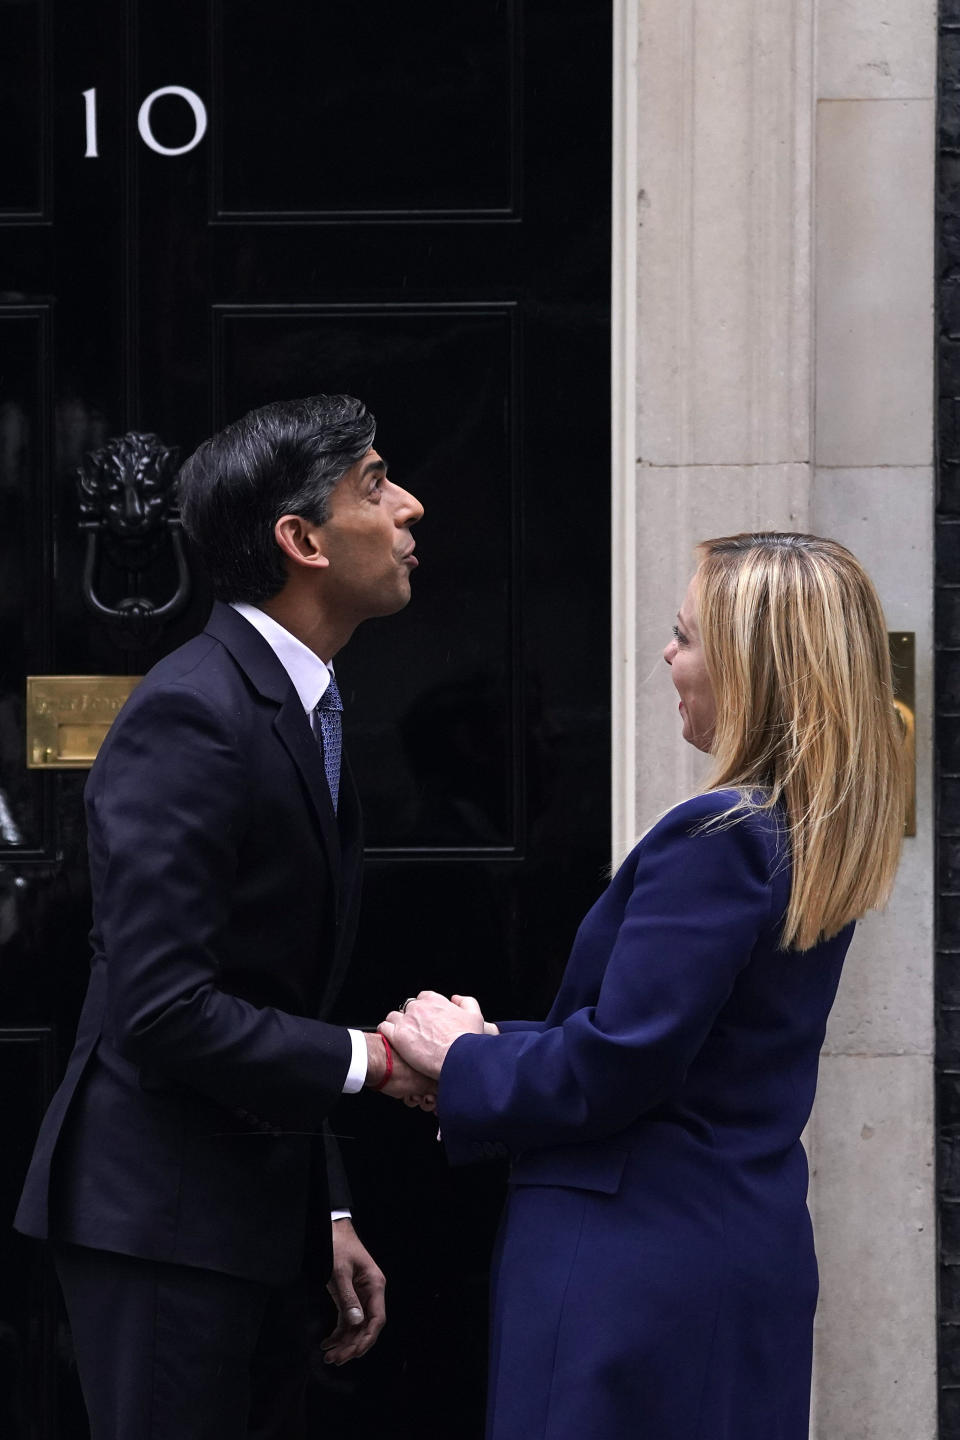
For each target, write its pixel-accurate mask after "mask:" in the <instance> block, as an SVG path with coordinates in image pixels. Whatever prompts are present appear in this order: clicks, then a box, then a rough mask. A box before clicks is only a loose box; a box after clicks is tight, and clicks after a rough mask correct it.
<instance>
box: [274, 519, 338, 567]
mask: <svg viewBox="0 0 960 1440" xmlns="http://www.w3.org/2000/svg"><path fill="white" fill-rule="evenodd" d="M322 532H323V527H322V526H321V525H317V524H315V523H314V522H313V521H312V520H305V519H304V517H303V516H302V515H281V516H280V519H279V520H278V521H277V523H276V525H274V527H273V538H274V539H275V540H276V542H277V544H278V545H279V546H280V549H281V550H282V551H283V554H284V555H285V556H286V558H287V560H288V561H291V562H292V563H293V564H294V565H296V566H306V567H307V568H309V569H311V570H326V568H327V567H328V566H329V564H330V561H329V560H328V558H327V556H326V555H325V554H324V550H323V534H322Z"/></svg>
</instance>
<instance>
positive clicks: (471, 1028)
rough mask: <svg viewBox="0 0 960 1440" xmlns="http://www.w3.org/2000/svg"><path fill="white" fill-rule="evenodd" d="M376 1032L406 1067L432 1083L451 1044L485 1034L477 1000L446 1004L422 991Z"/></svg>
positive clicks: (460, 999) (465, 998)
mask: <svg viewBox="0 0 960 1440" xmlns="http://www.w3.org/2000/svg"><path fill="white" fill-rule="evenodd" d="M377 1028H378V1029H379V1031H380V1033H381V1035H386V1037H387V1039H388V1040H389V1041H390V1044H391V1045H392V1046H394V1048H395V1049H396V1051H397V1053H398V1054H399V1055H401V1056H402V1057H403V1059H404V1060H406V1062H407V1064H408V1065H410V1066H411V1067H412V1068H413V1069H414V1070H419V1071H420V1073H421V1074H422V1075H428V1076H429V1077H430V1078H431V1079H434V1080H435V1079H437V1077H438V1076H439V1074H440V1068H441V1066H442V1065H443V1062H444V1059H445V1058H446V1054H447V1051H448V1050H449V1049H450V1046H451V1045H452V1044H453V1042H454V1040H457V1039H459V1037H460V1036H461V1035H483V1034H485V1033H486V1032H485V1026H484V1019H483V1015H482V1013H481V1010H480V1006H479V1005H478V1004H477V1002H476V1000H473V999H471V997H469V996H463V995H460V996H457V999H456V1001H453V1000H447V999H445V998H444V996H443V995H438V994H437V993H436V991H435V990H421V991H420V994H419V995H418V996H417V998H416V1000H408V1001H407V1002H406V1004H405V1005H404V1008H403V1010H391V1011H390V1014H389V1015H388V1016H387V1018H386V1020H384V1021H382V1022H381V1024H380V1025H379V1026H378V1027H377Z"/></svg>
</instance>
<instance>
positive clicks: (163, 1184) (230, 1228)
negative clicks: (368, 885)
mask: <svg viewBox="0 0 960 1440" xmlns="http://www.w3.org/2000/svg"><path fill="white" fill-rule="evenodd" d="M86 807H87V823H88V831H89V848H90V870H91V879H92V888H93V911H94V924H93V932H92V937H91V938H92V943H93V949H94V955H93V960H92V969H91V977H90V987H89V990H88V993H87V997H86V1001H85V1003H84V1007H83V1012H82V1014H81V1018H80V1025H79V1029H78V1034H77V1041H76V1046H75V1048H74V1051H73V1054H72V1055H71V1057H70V1062H69V1065H68V1067H67V1073H66V1076H65V1078H64V1081H63V1083H62V1085H61V1086H60V1088H59V1090H58V1091H57V1093H56V1095H55V1096H54V1099H53V1101H52V1103H51V1105H50V1108H49V1110H48V1112H47V1115H46V1118H45V1120H44V1123H43V1127H42V1129H41V1132H40V1137H39V1139H38V1142H37V1147H36V1151H35V1153H34V1157H33V1161H32V1163H31V1166H30V1170H29V1173H28V1176H27V1180H26V1185H25V1187H24V1191H23V1196H22V1198H21V1201H20V1207H19V1210H18V1212H17V1217H16V1222H15V1223H16V1225H17V1228H18V1229H20V1230H21V1231H23V1232H25V1233H26V1234H29V1235H36V1236H40V1237H49V1238H54V1239H59V1240H62V1241H67V1242H71V1243H74V1244H79V1245H86V1246H93V1247H96V1248H99V1249H106V1250H114V1251H119V1252H121V1253H123V1254H128V1255H137V1256H142V1257H144V1258H150V1259H158V1260H167V1261H172V1262H176V1263H180V1264H188V1265H199V1266H204V1267H207V1268H209V1269H214V1270H220V1271H224V1272H226V1273H228V1274H233V1275H239V1276H243V1277H246V1278H249V1279H252V1280H261V1281H267V1282H283V1281H285V1280H288V1279H292V1278H293V1277H294V1276H295V1275H296V1273H297V1272H298V1270H299V1268H300V1266H301V1264H302V1261H303V1255H304V1242H305V1238H306V1239H307V1240H308V1241H309V1242H310V1244H311V1246H313V1247H315V1254H314V1256H313V1258H314V1260H315V1262H316V1264H317V1266H318V1267H323V1266H326V1270H325V1272H324V1273H329V1257H330V1223H329V1206H330V1204H333V1205H334V1206H335V1207H337V1206H340V1205H342V1204H344V1203H346V1200H347V1197H346V1194H345V1182H344V1180H343V1177H342V1172H339V1171H338V1166H337V1164H336V1161H335V1158H334V1160H333V1168H332V1170H331V1179H330V1183H328V1180H327V1170H328V1168H330V1165H329V1164H328V1162H329V1160H330V1156H331V1155H332V1156H334V1157H335V1154H336V1151H335V1147H331V1146H330V1145H329V1144H327V1143H324V1140H323V1139H322V1138H320V1137H322V1132H323V1131H324V1128H325V1126H324V1117H325V1116H326V1115H327V1113H328V1111H329V1110H330V1108H331V1107H332V1105H333V1104H334V1102H335V1101H336V1100H337V1099H338V1097H339V1096H340V1094H341V1091H342V1087H343V1083H344V1080H345V1078H346V1074H347V1069H348V1067H349V1063H350V1054H351V1046H350V1037H349V1035H348V1034H347V1032H346V1030H344V1029H342V1028H340V1027H335V1026H332V1025H329V1024H326V1023H324V1021H323V1020H322V1019H320V1018H318V1017H320V1016H322V1015H323V1014H325V1013H327V1009H328V1007H329V1005H330V1003H331V1000H332V998H333V995H334V993H335V991H336V989H337V987H338V984H339V982H340V980H341V979H342V976H343V972H344V969H345V967H346V964H347V962H348V958H349V954H350V948H351V945H352V941H353V936H354V931H355V928H356V918H357V908H358V903H359V891H360V867H361V855H362V841H361V832H360V812H359V806H358V803H357V797H356V791H355V788H354V785H353V782H352V779H351V778H350V775H349V771H348V770H347V769H346V765H344V774H343V777H342V781H341V787H340V807H339V819H338V817H337V816H335V815H334V812H333V809H332V806H331V803H330V797H329V791H328V788H327V783H326V777H325V774H324V768H323V758H322V755H321V752H320V749H319V746H318V745H317V743H316V740H315V738H314V736H313V733H312V731H311V728H310V724H309V721H308V719H307V717H306V715H305V713H304V710H303V706H302V704H301V702H300V700H299V698H298V696H297V693H296V691H295V690H294V688H293V686H292V684H291V682H290V679H289V677H288V676H287V673H286V671H285V670H284V668H283V666H282V665H281V664H280V662H279V660H278V659H277V657H276V655H275V654H274V652H273V651H272V649H271V648H270V646H269V645H268V644H267V642H266V641H265V640H264V639H263V638H262V636H261V635H260V634H259V633H258V632H257V631H256V630H255V629H254V628H253V626H251V625H250V624H249V623H248V622H247V621H246V620H244V619H243V618H242V616H240V615H238V614H237V613H236V611H234V610H232V609H231V608H230V607H229V606H225V605H220V604H217V605H216V606H215V607H214V611H213V614H212V615H211V618H210V622H209V624H208V625H207V628H206V630H205V631H204V633H203V634H202V635H200V636H198V637H197V638H196V639H194V640H191V641H190V642H189V643H188V644H186V645H184V646H183V647H182V648H181V649H179V650H177V651H176V652H175V653H174V654H172V655H170V656H168V657H167V658H166V659H164V660H162V661H161V662H160V663H159V664H158V665H157V666H155V667H154V669H153V670H151V671H150V673H149V674H148V675H147V677H146V678H145V679H144V680H143V682H142V683H141V684H140V685H139V686H138V688H137V689H136V691H135V692H134V694H133V695H132V697H131V698H130V700H129V701H128V702H127V704H126V705H125V706H124V708H123V711H122V712H121V714H120V715H119V717H118V718H117V720H116V722H115V723H114V725H113V727H112V728H111V730H110V733H109V734H108V736H107V738H106V740H105V742H104V744H103V747H102V748H101V751H100V754H99V755H98V757H97V760H96V763H95V764H94V766H93V768H92V770H91V772H90V777H89V780H88V783H87V788H86Z"/></svg>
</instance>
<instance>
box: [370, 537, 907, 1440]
mask: <svg viewBox="0 0 960 1440" xmlns="http://www.w3.org/2000/svg"><path fill="white" fill-rule="evenodd" d="M664 659H665V660H666V662H667V664H668V665H669V666H670V668H671V672H672V679H673V682H674V685H675V686H676V689H677V691H678V693H679V696H680V717H681V722H682V726H683V737H684V739H685V740H687V741H688V742H689V743H690V744H692V745H695V746H696V747H697V748H698V749H701V750H704V751H708V752H709V753H710V754H711V755H712V757H713V762H714V769H713V774H712V777H711V780H710V782H709V784H708V785H707V787H706V788H705V790H704V791H703V793H701V794H698V795H696V796H694V797H693V799H690V800H687V801H685V802H684V803H683V804H681V805H678V806H677V807H676V808H675V809H673V810H671V811H670V812H669V813H668V814H667V815H665V816H664V817H663V818H662V819H661V820H660V821H659V822H658V823H657V824H656V825H654V826H653V828H652V829H651V830H650V831H649V832H648V833H647V834H646V835H645V836H644V837H643V839H642V840H641V841H640V842H639V844H638V845H637V846H636V847H635V848H634V850H633V851H632V853H631V854H630V855H629V856H628V857H627V859H626V860H625V862H624V864H623V865H622V866H621V868H620V870H619V871H618V873H617V874H616V876H615V877H614V879H613V880H612V882H611V884H610V886H609V887H608V889H607V890H606V892H605V893H604V894H603V895H602V896H601V898H600V899H599V900H598V902H597V903H596V905H595V906H594V907H593V909H592V910H591V911H590V912H589V914H588V915H587V916H586V918H585V919H584V921H583V923H582V925H581V926H580V929H579V932H578V934H577V937H576V940H575V942H574V946H573V950H572V953H571V955H570V960H569V963H568V966H567V970H566V974H565V976H564V980H563V983H562V985H561V988H560V992H559V994H558V995H557V998H556V1000H555V1002H554V1004H553V1008H552V1009H551V1011H550V1014H549V1015H548V1016H547V1018H546V1020H544V1021H542V1022H538V1023H533V1022H517V1021H512V1022H508V1023H502V1024H499V1025H496V1026H494V1025H491V1024H489V1023H485V1022H484V1020H483V1016H482V1014H481V1012H480V1009H479V1007H478V1006H477V1004H476V1002H475V1001H472V1000H469V999H464V998H461V997H455V1000H454V1001H448V1000H445V999H443V997H441V996H439V995H436V994H433V993H432V992H424V993H422V994H421V996H420V997H418V999H416V1000H414V1001H411V1002H408V1003H407V1005H406V1006H405V1007H404V1011H403V1012H402V1013H401V1012H397V1011H395V1012H393V1013H392V1014H391V1015H390V1016H389V1017H388V1019H387V1021H385V1022H384V1024H383V1026H382V1027H381V1029H382V1032H383V1033H384V1034H385V1035H386V1036H388V1038H389V1039H390V1040H391V1041H392V1042H393V1043H395V1045H396V1047H397V1049H398V1050H399V1051H400V1053H401V1054H402V1055H403V1056H404V1057H405V1058H406V1059H407V1060H408V1061H409V1062H410V1063H411V1064H412V1065H414V1066H415V1067H416V1068H417V1069H419V1070H421V1071H424V1072H426V1073H427V1074H429V1075H432V1076H439V1089H438V1094H437V1110H438V1113H439V1118H440V1125H441V1130H442V1134H443V1139H444V1142H445V1144H446V1147H447V1151H448V1154H449V1157H450V1160H451V1161H452V1162H453V1163H460V1162H463V1161H467V1160H471V1159H474V1158H478V1157H479V1156H480V1155H483V1154H490V1153H492V1152H494V1151H497V1152H501V1153H502V1152H505V1153H508V1154H509V1155H510V1156H511V1158H512V1162H513V1163H512V1170H511V1177H510V1195H509V1200H508V1204H507V1207H506V1211H505V1215H504V1219H503V1224H502V1227H501V1232H500V1236H499V1240H498V1245H497V1253H496V1257H495V1266H494V1292H493V1327H492V1340H491V1370H490V1402H489V1416H488V1427H487V1435H488V1440H541V1437H542V1440H621V1437H623V1440H627V1437H630V1440H639V1437H643V1440H807V1427H808V1412H809V1394H810V1368H811V1350H812V1330H813V1313H814V1307H815V1303H816V1297H817V1266H816V1258H815V1255H814V1249H813V1239H812V1234H811V1226H810V1219H809V1215H808V1212H807V1207H806V1192H807V1165H806V1158H805V1156H804V1152H803V1149H802V1147H801V1144H800V1134H801V1131H802V1130H803V1127H804V1125H805V1124H806V1121H807V1118H808V1116H809V1114H810V1109H811V1106H812V1104H813V1097H814V1090H815V1087H816V1079H817V1063H818V1056H819V1052H820V1047H821V1044H822V1042H823V1037H824V1030H825V1026H826V1022H827V1015H828V1013H829V1011H830V1007H831V1005H832V1003H833V999H834V995H835V993H836V990H837V985H838V982H839V979H840V970H841V966H842V964H843V958H844V954H845V952H846V950H847V947H848V945H849V943H850V937H851V935H852V932H853V925H854V921H855V919H856V918H857V917H858V916H860V915H862V914H863V913H864V911H865V910H867V909H868V908H871V907H873V906H876V905H879V904H882V903H883V902H884V900H885V899H886V897H887V895H888V894H889V891H890V887H891V884H892V881H893V876H894V871H895V868H896V863H897V857H898V854H899V848H900V837H901V835H902V831H903V820H904V786H903V763H904V762H903V745H902V740H901V734H900V727H899V722H898V718H897V716H896V712H895V709H894V704H893V694H892V689H891V682H890V665H889V658H888V651H887V638H886V627H885V624H884V620H883V614H882V611H881V608H880V604H879V601H878V599H877V596H876V592H875V590H874V588H873V586H872V584H871V582H870V580H869V579H868V577H867V576H866V574H865V573H864V571H863V570H862V568H861V567H860V565H859V564H858V563H857V561H856V560H855V559H854V557H853V556H852V555H851V554H850V553H849V551H847V550H845V549H844V548H843V547H842V546H840V545H837V544H835V543H834V542H832V541H829V540H821V539H818V538H816V537H813V536H808V535H792V534H757V535H736V536H733V537H729V538H726V539H721V540H712V541H707V542H705V543H704V544H703V545H701V546H700V547H699V565H698V568H697V571H696V574H695V575H694V578H693V580H692V581H691V585H690V589H689V590H688V592H687V595H686V598H685V599H684V602H683V604H682V606H681V609H680V612H679V615H678V619H677V624H676V626H675V628H674V633H673V638H672V639H671V640H670V642H669V644H668V645H667V647H666V650H665V651H664Z"/></svg>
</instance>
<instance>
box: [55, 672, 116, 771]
mask: <svg viewBox="0 0 960 1440" xmlns="http://www.w3.org/2000/svg"><path fill="white" fill-rule="evenodd" d="M142 678H143V677H142V676H140V675H28V676H27V769H28V770H89V768H90V766H91V765H92V764H93V762H94V760H95V759H96V758H97V751H98V750H99V749H100V746H101V744H102V743H103V740H104V737H105V736H106V733H107V731H108V730H109V729H110V726H111V725H112V724H113V721H114V719H115V717H116V716H117V715H118V713H119V711H120V709H121V707H122V706H123V704H124V702H125V701H126V700H127V699H128V697H129V696H130V694H131V692H132V691H133V690H134V689H135V688H136V686H137V685H139V683H140V681H141V679H142Z"/></svg>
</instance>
